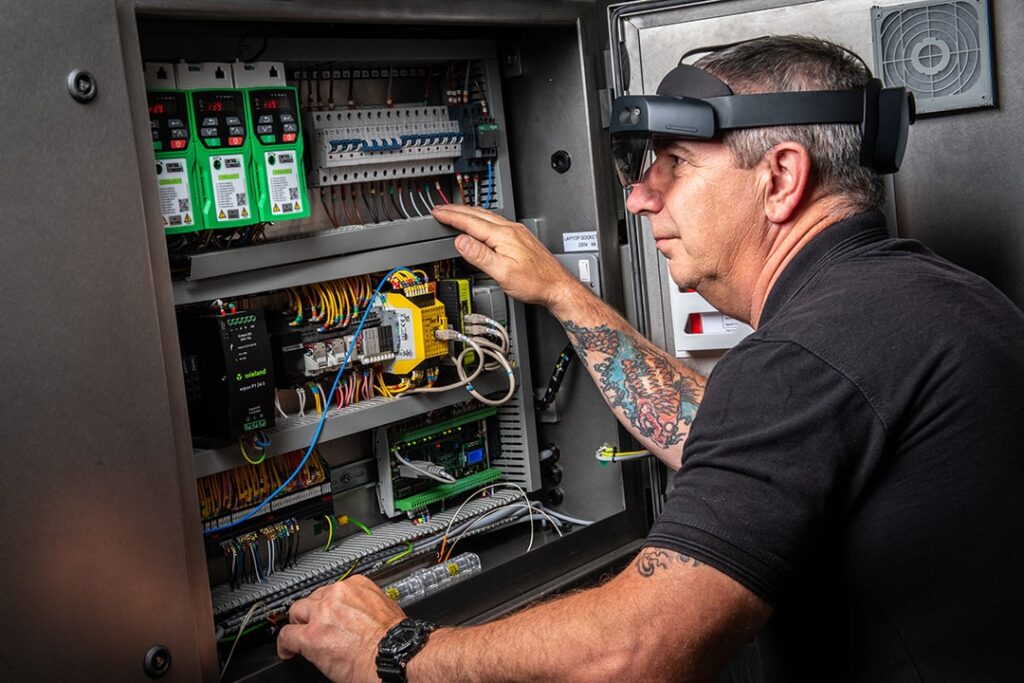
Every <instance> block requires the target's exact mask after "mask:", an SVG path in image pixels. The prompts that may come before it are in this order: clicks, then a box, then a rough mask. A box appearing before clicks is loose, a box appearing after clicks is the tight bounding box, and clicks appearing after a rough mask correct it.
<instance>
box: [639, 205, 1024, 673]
mask: <svg viewBox="0 0 1024 683" xmlns="http://www.w3.org/2000/svg"><path fill="white" fill-rule="evenodd" d="M965 229H968V228H967V227H966V226H965ZM1022 349H1024V316H1022V314H1021V312H1020V311H1019V310H1018V309H1017V308H1016V307H1015V306H1014V305H1013V304H1012V303H1011V302H1010V301H1009V300H1008V299H1007V298H1006V297H1004V296H1003V295H1002V294H1001V293H1000V292H999V291H997V290H996V289H995V288H994V287H993V286H992V285H991V284H989V283H988V282H987V281H985V280H983V279H982V278H980V277H978V276H977V275H974V274H972V273H970V272H968V271H966V270H963V269H961V268H958V267H956V266H954V265H953V264H951V263H949V262H948V261H945V260H943V259H941V258H939V257H938V256H936V255H934V254H933V253H931V252H930V251H928V250H927V249H926V248H925V247H924V246H922V245H921V244H920V243H918V242H915V241H912V240H900V239H891V238H889V237H888V234H887V232H886V230H885V228H884V218H883V217H882V216H881V214H879V213H877V212H869V213H865V214H861V215H858V216H855V217H853V218H850V219H848V220H845V221H842V222H839V223H836V224H835V225H833V226H830V227H829V228H827V229H826V230H825V231H824V232H823V233H821V234H820V235H819V236H817V237H816V238H814V239H813V240H812V241H811V242H810V243H809V244H808V245H807V246H806V247H805V248H804V249H802V250H801V251H800V252H799V253H798V254H797V255H796V257H794V259H793V261H792V262H791V263H790V264H789V265H788V266H787V267H786V268H785V270H784V272H783V273H782V275H781V276H780V278H779V280H778V281H777V283H776V284H775V286H774V287H773V288H772V290H771V292H770V294H769V297H768V300H767V302H766V305H765V309H764V313H763V315H762V319H761V323H760V327H759V328H758V329H757V331H756V332H754V333H753V334H751V335H750V336H749V337H748V338H747V339H745V340H744V341H743V342H741V343H740V344H739V345H737V346H736V347H735V348H734V349H732V350H731V351H729V352H728V353H726V354H725V356H724V357H723V358H722V359H721V361H720V362H719V363H718V365H717V367H716V368H715V370H714V372H713V374H712V376H711V378H710V380H709V382H708V386H707V392H706V394H705V396H704V400H703V402H702V404H701V407H700V410H699V412H698V414H697V417H696V419H695V421H694V423H693V426H692V430H691V432H690V436H689V438H688V439H687V442H686V449H685V456H684V462H683V466H682V468H681V469H680V470H679V472H678V473H677V474H676V476H675V481H674V487H675V488H674V490H673V491H672V493H671V494H670V496H669V498H668V501H667V503H666V506H665V510H664V512H663V514H662V515H661V517H660V518H659V519H658V520H657V521H656V522H655V524H654V527H653V528H652V530H651V533H650V536H649V538H648V545H649V546H654V547H663V548H670V549H674V550H676V551H679V552H682V553H685V554H687V555H690V556H693V557H695V558H697V559H699V560H702V561H704V562H706V563H707V564H709V565H711V566H713V567H715V568H717V569H718V570H720V571H722V572H724V573H725V574H727V575H729V576H731V577H732V578H734V579H735V580H737V581H738V582H740V583H741V584H743V585H744V586H746V587H747V588H749V589H750V590H751V591H753V592H754V593H756V594H757V595H759V596H760V597H761V598H763V599H764V600H766V601H767V602H769V603H770V604H771V605H773V607H774V608H775V613H774V616H773V617H772V619H771V621H770V622H769V625H768V626H767V627H766V629H765V631H764V632H763V634H762V636H761V637H759V640H758V644H757V650H756V652H757V657H759V658H760V660H761V663H762V664H763V669H764V671H763V673H762V674H761V675H759V676H757V677H755V678H756V679H757V680H779V681H794V680H813V681H832V680H853V681H865V682H867V681H870V682H871V683H878V682H880V681H918V680H923V681H986V682H988V681H1017V682H1020V681H1024V655H1021V654H1020V653H1021V652H1022V651H1024V588H1022V587H1024V502H1022V501H1024V352H1022Z"/></svg>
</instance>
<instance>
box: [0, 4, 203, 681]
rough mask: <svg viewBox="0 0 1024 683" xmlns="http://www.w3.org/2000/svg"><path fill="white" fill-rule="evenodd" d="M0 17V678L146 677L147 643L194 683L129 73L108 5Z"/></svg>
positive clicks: (188, 574) (195, 613)
mask: <svg viewBox="0 0 1024 683" xmlns="http://www.w3.org/2000/svg"><path fill="white" fill-rule="evenodd" d="M0 15H2V16H3V20H2V21H0V41H2V42H3V44H4V46H5V51H4V54H5V57H4V65H3V68H2V69H0V87H2V89H3V92H4V97H3V98H0V120H2V121H3V122H4V124H3V130H4V132H5V145H4V154H3V157H4V160H5V162H6V163H4V164H2V165H0V183H2V185H3V187H4V188H5V190H6V191H5V198H4V200H3V215H4V219H3V224H4V228H3V230H2V231H0V291H2V292H3V300H4V309H5V313H6V316H7V322H6V324H5V325H3V326H2V327H0V353H2V355H3V363H2V364H0V386H2V387H3V389H4V391H3V410H0V416H2V417H0V421H2V426H3V434H4V437H5V438H4V440H3V442H2V451H3V457H2V458H0V500H2V501H3V503H2V507H0V514H2V516H3V520H4V524H3V525H2V528H0V544H2V545H3V547H4V548H5V549H7V552H8V557H7V559H6V560H5V561H4V562H3V563H2V568H0V579H2V582H3V585H4V587H5V590H4V594H5V599H4V607H5V609H4V614H5V619H6V621H7V624H8V628H6V629H5V632H4V638H3V639H2V642H0V678H3V679H4V680H76V679H77V680H81V679H83V678H88V679H91V680H119V681H123V680H147V679H146V678H145V675H144V673H143V658H144V655H145V653H146V651H147V650H148V649H149V648H150V647H151V646H152V645H155V644H162V645H164V646H166V647H168V648H169V649H170V651H171V654H172V658H173V664H172V668H171V674H170V675H169V676H167V677H165V679H164V680H181V681H186V680H188V681H194V680H199V679H200V678H201V676H202V673H203V668H204V667H203V666H202V665H201V664H200V650H201V648H200V646H199V638H197V621H198V620H206V619H205V615H208V614H209V613H210V610H209V603H208V597H207V598H206V603H205V609H204V605H203V604H202V600H200V601H199V603H197V602H196V598H195V595H196V594H199V592H198V591H196V590H195V589H196V587H197V586H198V587H199V588H202V583H204V582H205V577H203V576H202V575H199V574H195V573H194V570H195V569H196V568H197V565H196V564H195V563H194V559H195V558H194V555H195V554H196V552H195V548H194V547H193V550H192V553H191V555H190V553H189V552H186V551H185V550H184V549H185V548H186V547H187V546H189V544H191V546H195V545H196V543H197V542H198V541H197V540H196V539H198V538H199V529H198V521H197V517H196V515H195V514H194V513H193V514H191V515H188V516H185V515H183V501H190V503H189V505H186V507H190V508H195V506H196V504H195V492H194V489H192V490H191V491H188V490H184V483H185V482H186V481H187V476H185V475H186V474H187V472H188V470H190V467H189V466H188V465H189V463H188V461H187V460H185V459H183V457H182V456H183V454H185V453H187V451H186V450H185V449H183V448H182V446H183V444H181V443H180V442H176V440H175V436H176V433H175V432H176V430H175V429H174V424H175V422H174V418H172V407H171V401H170V400H169V388H168V369H167V367H166V363H165V357H166V356H165V348H164V344H166V343H168V340H167V339H162V337H163V336H166V335H167V334H168V332H167V330H166V329H165V328H163V327H162V326H161V321H160V319H159V318H158V307H157V305H156V301H157V296H156V294H155V290H154V272H153V270H152V265H151V264H152V261H151V254H150V242H149V240H148V239H147V229H146V216H145V212H144V209H143V204H142V198H141V197H142V191H141V188H140V174H139V160H138V154H137V147H136V137H135V132H134V131H133V125H132V111H131V106H130V105H129V102H128V85H129V82H131V79H137V80H138V81H139V83H138V84H137V85H138V87H139V88H141V75H140V73H139V69H138V68H137V67H136V68H134V69H126V68H125V66H124V58H123V53H122V49H124V47H125V46H124V45H123V44H122V38H121V35H120V33H119V23H118V15H117V13H116V7H115V4H114V3H113V2H110V1H109V0H105V1H104V0H81V1H80V2H75V3H63V2H62V3H56V2H36V3H27V2H5V3H4V6H3V9H2V10H0ZM129 48H130V46H129ZM136 50H137V48H136ZM74 68H82V69H88V70H89V71H91V72H92V73H93V74H95V76H96V79H97V82H98V96H97V97H96V99H95V100H94V101H92V102H90V103H88V104H79V103H76V102H75V101H74V100H73V99H72V98H71V97H70V96H69V93H68V90H67V88H66V85H65V79H66V77H67V74H68V73H69V72H70V71H71V70H72V69H74ZM135 106H140V107H141V101H137V102H136V103H135ZM141 116H143V117H145V112H144V110H143V111H142V112H141ZM147 189H148V188H147ZM156 244H158V245H161V248H162V241H161V242H157V243H156ZM159 277H162V278H166V273H161V274H160V275H159ZM165 294H166V302H165V304H166V305H165V308H166V309H167V310H170V295H169V292H166V293H165ZM170 343H172V344H173V340H172V341H170ZM179 382H180V380H179ZM177 433H178V434H181V432H180V431H178V432H177ZM189 483H191V482H189ZM183 520H189V521H188V522H185V521H183ZM190 557H191V558H192V560H193V562H192V563H191V564H190V562H189V559H190ZM200 559H201V557H200ZM190 597H191V598H192V599H191V600H190V599H188V598H190ZM207 621H208V620H207ZM206 629H207V630H208V631H209V632H210V633H209V637H208V638H207V639H206V640H207V642H208V643H210V644H209V645H207V648H206V649H207V651H208V652H207V653H206V656H207V658H208V664H207V666H206V669H207V673H208V674H209V673H210V671H211V669H210V665H211V664H212V666H215V665H216V664H215V662H214V661H213V659H212V657H213V648H212V626H206ZM83 667H86V668H83ZM214 671H215V669H214Z"/></svg>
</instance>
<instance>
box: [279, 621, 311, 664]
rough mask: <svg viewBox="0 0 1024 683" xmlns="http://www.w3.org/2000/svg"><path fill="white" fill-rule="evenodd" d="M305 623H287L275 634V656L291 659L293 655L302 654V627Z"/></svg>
mask: <svg viewBox="0 0 1024 683" xmlns="http://www.w3.org/2000/svg"><path fill="white" fill-rule="evenodd" d="M304 628H305V625H297V624H287V625H285V627H284V628H282V629H281V631H280V632H279V633H278V634H277V656H278V657H280V658H281V659H291V658H292V657H294V656H295V655H301V654H302V646H303V643H304V641H303V638H302V629H304Z"/></svg>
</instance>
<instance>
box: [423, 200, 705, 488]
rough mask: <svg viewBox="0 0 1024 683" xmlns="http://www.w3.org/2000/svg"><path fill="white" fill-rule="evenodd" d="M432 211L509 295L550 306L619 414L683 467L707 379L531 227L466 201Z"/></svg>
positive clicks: (652, 448)
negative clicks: (636, 324) (570, 267)
mask: <svg viewBox="0 0 1024 683" xmlns="http://www.w3.org/2000/svg"><path fill="white" fill-rule="evenodd" d="M434 217H435V218H437V220H438V221H441V222H443V223H446V224H448V225H451V226H452V227H454V228H457V229H459V230H461V231H463V232H464V233H466V234H465V235H460V236H459V237H458V238H457V239H456V240H455V247H456V249H458V250H459V253H460V254H461V255H462V257H463V258H464V259H466V261H467V262H469V263H470V264H471V265H473V266H475V267H477V268H479V269H481V270H482V271H484V272H485V273H487V274H488V275H489V276H491V277H492V278H494V279H495V280H496V281H497V282H498V284H499V285H501V287H502V288H503V289H504V290H505V291H506V292H507V293H508V294H509V295H510V296H512V297H514V298H516V299H518V300H520V301H522V302H524V303H530V304H538V305H541V306H545V307H546V308H547V309H548V310H549V311H551V313H552V314H553V315H554V316H555V317H556V318H557V319H558V320H559V321H560V322H561V323H562V325H563V326H564V327H565V330H566V333H567V334H568V336H569V340H570V341H571V342H572V343H573V345H574V346H575V347H576V351H577V353H578V354H579V357H580V359H581V360H582V361H583V362H584V364H585V365H586V366H587V370H588V371H589V372H590V375H591V377H593V378H594V381H595V382H596V383H597V386H598V387H599V388H600V389H601V392H602V393H603V395H604V398H605V401H606V402H607V403H608V406H609V407H610V408H611V409H612V411H613V412H614V413H615V416H616V417H617V418H618V419H619V421H620V422H622V424H623V425H625V427H626V429H628V430H629V431H630V433H632V434H633V436H635V437H636V438H637V440H638V441H640V443H642V444H643V445H644V447H645V448H647V449H649V450H650V451H651V452H652V453H653V454H654V455H656V456H657V457H658V458H659V459H661V460H662V462H664V463H665V464H666V465H668V466H669V467H671V468H673V469H677V468H678V467H679V465H680V463H681V462H682V457H683V442H684V441H685V440H686V437H687V435H688V434H689V431H690V424H691V423H692V422H693V418H694V415H696V413H697V407H698V406H699V405H700V400H701V398H702V397H703V395H704V384H705V378H704V377H702V376H701V375H699V374H698V373H696V372H695V371H694V370H692V369H691V368H689V367H688V366H687V365H686V364H684V363H683V362H682V361H680V360H678V359H676V358H674V357H672V356H670V355H669V354H668V353H666V352H665V351H664V350H662V349H660V348H658V347H657V346H655V345H654V344H652V343H651V342H650V341H648V340H647V339H645V338H644V337H643V336H642V335H641V334H640V333H639V332H637V331H636V330H635V329H633V327H631V326H630V325H629V323H627V322H626V321H625V319H623V317H622V316H621V315H619V314H618V313H617V312H616V311H615V310H614V309H612V307H611V306H609V305H608V304H606V303H605V302H604V301H602V300H600V299H598V298H597V297H596V296H594V295H593V294H592V293H591V292H590V290H589V289H587V288H586V287H585V286H583V285H582V284H581V283H580V282H579V281H578V280H577V279H576V278H574V277H573V276H572V275H571V274H570V273H569V272H568V271H567V270H565V268H563V267H562V265H561V264H560V263H559V262H558V261H557V260H556V259H555V258H554V257H553V256H552V255H551V253H550V252H548V250H547V249H545V248H544V245H542V244H541V243H540V241H539V240H538V239H537V238H536V237H535V236H534V235H533V233H531V232H530V231H529V230H528V229H527V228H526V227H525V226H523V225H520V224H519V223H513V222H511V221H508V220H505V219H504V218H503V217H501V216H499V215H497V214H495V213H492V212H490V211H485V210H483V209H478V208H473V207H467V206H456V205H446V206H440V207H437V208H436V209H435V210H434Z"/></svg>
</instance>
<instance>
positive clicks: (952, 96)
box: [871, 0, 995, 114]
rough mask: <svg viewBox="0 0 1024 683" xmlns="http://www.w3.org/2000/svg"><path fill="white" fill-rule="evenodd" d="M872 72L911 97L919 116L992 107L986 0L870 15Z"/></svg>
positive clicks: (920, 5)
mask: <svg viewBox="0 0 1024 683" xmlns="http://www.w3.org/2000/svg"><path fill="white" fill-rule="evenodd" d="M871 16H872V23H873V29H874V31H873V34H874V35H873V37H874V48H875V67H876V70H877V72H878V75H879V77H880V78H881V79H882V81H883V82H884V83H885V85H887V86H900V85H902V86H905V87H906V88H907V89H908V90H910V91H912V92H913V93H914V98H915V99H916V100H917V111H918V113H922V114H925V113H928V112H937V111H949V110H952V109H969V108H975V107H987V106H988V107H990V106H994V105H995V97H994V95H993V92H994V91H993V88H992V53H991V45H990V43H989V27H988V3H987V1H986V0H956V1H954V2H915V3H909V4H905V5H896V6H891V7H874V8H872V10H871Z"/></svg>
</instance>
